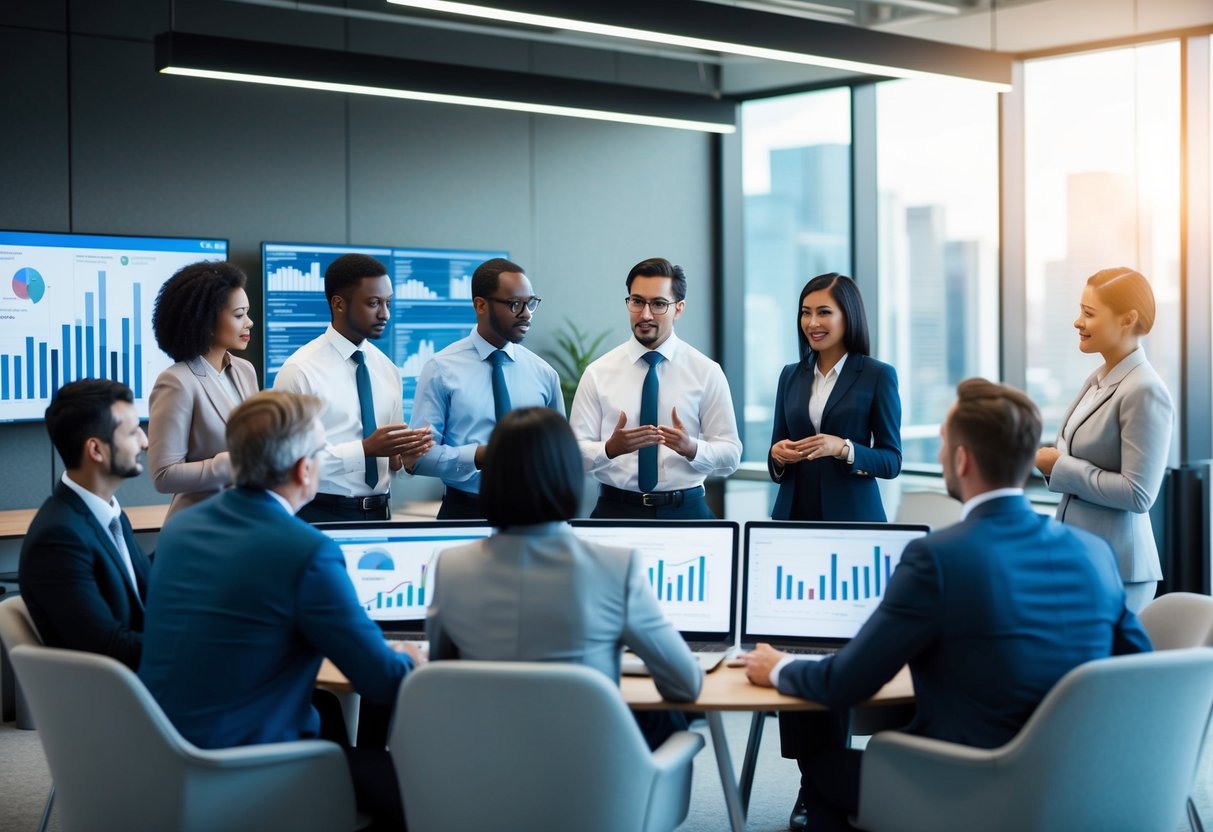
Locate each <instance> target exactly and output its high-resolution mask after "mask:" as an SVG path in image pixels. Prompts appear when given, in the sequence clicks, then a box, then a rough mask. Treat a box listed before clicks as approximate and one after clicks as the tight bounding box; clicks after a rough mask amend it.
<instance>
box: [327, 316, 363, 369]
mask: <svg viewBox="0 0 1213 832" xmlns="http://www.w3.org/2000/svg"><path fill="white" fill-rule="evenodd" d="M324 338H325V340H326V341H328V342H329V344H331V345H332V347H333V349H335V350H337V352H338V353H339V354H340V355H341V357H342V358H344V359H345V360H346V361H349V360H350V356H351V355H353V354H354V353H356V352H358V351H359V350H362V351H363V352H366V341H363V342H362V343H361V344H354V342H353V341H351V340H350V339H349V338H346V337H345V336H344V335H342V334H341V333H340V332H338V331H337V330H336V329H334V328H333V325H332V324H329V325H328V329H326V330H325V331H324Z"/></svg>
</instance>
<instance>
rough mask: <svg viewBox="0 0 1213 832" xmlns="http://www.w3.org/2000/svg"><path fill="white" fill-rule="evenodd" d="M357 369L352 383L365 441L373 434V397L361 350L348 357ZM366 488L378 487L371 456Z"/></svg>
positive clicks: (377, 472)
mask: <svg viewBox="0 0 1213 832" xmlns="http://www.w3.org/2000/svg"><path fill="white" fill-rule="evenodd" d="M350 357H351V358H353V359H354V363H355V364H357V365H358V369H357V370H355V371H354V382H355V384H357V385H358V407H359V409H360V410H361V411H362V438H363V439H366V438H367V437H368V436H370V435H371V434H372V433H374V432H375V397H374V395H373V394H372V393H371V373H370V371H369V370H367V368H366V355H364V354H363V352H362V350H354V354H353V355H352V356H350ZM363 478H364V479H365V480H366V484H367V487H368V488H374V487H375V486H377V485H379V460H378V459H376V458H375V457H373V456H368V457H367V458H366V474H365V475H364V477H363Z"/></svg>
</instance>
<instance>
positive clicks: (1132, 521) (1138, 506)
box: [1036, 266, 1175, 612]
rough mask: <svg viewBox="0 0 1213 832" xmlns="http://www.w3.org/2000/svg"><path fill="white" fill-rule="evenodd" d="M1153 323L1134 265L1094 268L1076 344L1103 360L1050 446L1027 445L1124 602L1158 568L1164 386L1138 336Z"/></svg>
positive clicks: (1146, 596)
mask: <svg viewBox="0 0 1213 832" xmlns="http://www.w3.org/2000/svg"><path fill="white" fill-rule="evenodd" d="M1153 327H1154V292H1153V290H1152V289H1151V288H1150V282H1149V281H1148V280H1146V278H1145V276H1144V275H1142V274H1141V272H1138V271H1134V270H1133V269H1129V268H1125V267H1123V266H1122V267H1119V268H1114V269H1103V270H1102V271H1098V272H1096V273H1095V274H1093V275H1091V277H1089V278H1088V279H1087V285H1086V286H1085V287H1083V291H1082V298H1081V299H1080V300H1079V303H1078V317H1077V318H1076V319H1075V321H1074V328H1075V329H1077V330H1078V349H1079V350H1080V351H1081V352H1084V353H1087V354H1088V355H1098V356H1100V357H1101V358H1102V359H1103V363H1102V364H1101V365H1100V366H1099V369H1097V370H1096V371H1095V372H1094V373H1092V374H1091V375H1090V376H1089V377H1088V378H1087V380H1086V381H1085V382H1084V383H1083V385H1082V389H1081V390H1080V391H1079V393H1078V398H1076V399H1075V400H1074V403H1073V404H1071V405H1070V409H1069V410H1068V411H1066V415H1065V418H1064V419H1062V420H1061V430H1059V431H1058V432H1057V441H1056V443H1055V447H1052V448H1041V449H1040V450H1039V451H1037V452H1036V467H1037V468H1039V469H1040V471H1041V473H1043V474H1044V475H1045V479H1046V481H1047V482H1048V484H1049V490H1050V491H1056V492H1058V493H1060V494H1061V495H1062V497H1061V503H1060V504H1059V505H1058V506H1057V519H1058V520H1060V521H1062V522H1063V523H1068V524H1070V525H1072V526H1077V527H1078V528H1080V529H1086V530H1087V531H1089V532H1093V533H1094V534H1097V535H1099V536H1100V537H1102V538H1103V539H1105V540H1107V541H1108V543H1110V544H1111V546H1112V551H1113V552H1115V553H1116V562H1117V564H1118V566H1119V567H1120V577H1121V579H1122V580H1123V581H1124V584H1125V606H1126V607H1128V608H1129V609H1131V610H1132V611H1133V612H1140V611H1141V608H1142V607H1144V606H1145V605H1146V604H1148V603H1149V602H1150V600H1151V599H1152V598H1153V597H1154V592H1155V590H1156V589H1157V588H1158V581H1159V580H1160V579H1161V578H1162V566H1161V564H1160V563H1159V560H1158V546H1157V544H1156V543H1155V542H1154V529H1153V528H1152V527H1151V525H1150V513H1149V512H1150V507H1151V506H1152V505H1154V501H1155V500H1156V499H1158V489H1159V488H1160V487H1161V486H1162V477H1163V473H1164V471H1165V470H1166V467H1167V456H1168V455H1169V453H1170V448H1171V422H1172V420H1173V419H1174V414H1175V410H1174V407H1173V406H1172V404H1171V394H1170V393H1168V392H1167V387H1166V385H1165V384H1163V381H1162V379H1161V378H1160V377H1159V375H1158V373H1156V372H1155V371H1154V368H1153V367H1151V366H1150V362H1149V361H1147V360H1146V351H1145V348H1144V347H1142V345H1141V339H1142V337H1143V336H1145V335H1147V334H1148V333H1149V332H1150V330H1151V329H1152V328H1153Z"/></svg>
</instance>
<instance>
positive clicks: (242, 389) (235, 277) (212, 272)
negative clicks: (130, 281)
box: [147, 261, 257, 516]
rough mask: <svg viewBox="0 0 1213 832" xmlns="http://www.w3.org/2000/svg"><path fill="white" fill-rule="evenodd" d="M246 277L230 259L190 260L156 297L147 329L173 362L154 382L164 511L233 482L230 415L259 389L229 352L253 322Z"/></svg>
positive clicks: (157, 478)
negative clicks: (165, 502)
mask: <svg viewBox="0 0 1213 832" xmlns="http://www.w3.org/2000/svg"><path fill="white" fill-rule="evenodd" d="M247 281H248V279H247V278H246V277H245V276H244V272H242V271H241V270H240V269H238V268H237V267H236V266H234V265H232V264H231V263H225V262H221V261H204V262H201V263H193V264H191V265H188V266H185V267H183V268H182V269H181V270H180V271H178V272H177V273H176V274H174V275H173V276H172V277H171V278H169V280H168V282H167V283H165V284H164V286H163V287H161V289H160V294H159V295H158V296H157V298H156V307H155V310H154V311H153V312H152V331H153V332H154V333H155V335H156V343H157V344H159V345H160V349H162V350H164V352H166V353H168V355H169V357H171V358H172V359H173V360H174V361H176V362H177V363H175V364H173V365H172V366H171V367H169V368H168V369H167V370H165V371H164V372H162V373H161V374H160V376H159V377H158V378H157V379H156V385H155V386H154V387H153V388H152V395H151V399H150V410H151V413H150V419H149V421H148V429H147V434H148V451H147V458H148V467H149V468H151V471H152V482H153V484H154V485H155V486H156V490H157V491H159V492H161V493H163V494H172V495H173V501H172V504H171V505H170V506H169V511H168V514H169V516H172V515H173V514H174V513H175V512H178V511H180V510H181V509H183V508H185V507H186V506H191V505H193V504H194V503H197V502H199V501H201V500H204V499H206V498H207V497H209V496H210V495H212V494H215V493H217V492H219V491H220V490H222V489H223V488H225V487H227V486H228V485H230V484H231V482H232V467H231V463H230V462H229V459H228V453H227V441H226V438H225V436H224V433H225V431H226V428H227V417H228V414H229V413H231V411H232V409H233V408H235V407H236V405H238V404H240V403H241V402H242V401H244V400H245V399H247V398H248V397H249V396H251V395H253V394H254V393H256V392H257V374H256V372H254V370H253V365H252V364H250V363H249V362H248V361H245V360H244V359H243V358H237V357H236V356H234V355H232V354H231V351H232V350H238V351H242V350H244V349H245V348H246V347H247V346H248V342H249V330H251V329H252V328H253V319H252V318H250V317H249V300H248V295H247V294H246V293H245V291H244V286H245V284H246V283H247Z"/></svg>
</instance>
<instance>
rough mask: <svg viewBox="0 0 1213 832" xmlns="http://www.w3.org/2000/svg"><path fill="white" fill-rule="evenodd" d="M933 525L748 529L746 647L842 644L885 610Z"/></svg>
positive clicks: (762, 526) (761, 526)
mask: <svg viewBox="0 0 1213 832" xmlns="http://www.w3.org/2000/svg"><path fill="white" fill-rule="evenodd" d="M929 530H930V529H929V527H927V526H909V525H894V524H891V523H779V522H770V523H765V522H764V523H747V524H746V529H745V577H746V580H745V589H744V591H743V600H742V623H741V629H742V636H741V638H742V641H743V642H744V643H746V644H752V643H756V642H759V641H768V642H772V643H781V644H789V645H796V644H805V645H826V646H829V645H837V646H841V645H842V644H845V643H846V642H847V641H848V640H850V639H851V638H853V637H854V636H855V634H856V633H858V632H859V628H860V627H862V626H863V624H864V622H865V621H867V620H868V616H870V615H871V614H872V611H873V610H875V609H876V607H877V605H878V604H880V601H881V599H882V598H883V597H884V593H885V589H886V587H888V585H889V578H890V577H891V576H892V574H893V569H894V568H896V566H897V562H898V560H900V558H901V553H902V550H904V549H905V547H906V544H908V543H909V542H910V541H911V540H914V539H915V538H918V537H922V536H923V535H925V534H926V533H927V532H928V531H929Z"/></svg>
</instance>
